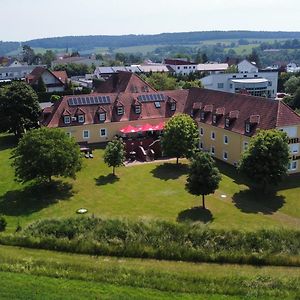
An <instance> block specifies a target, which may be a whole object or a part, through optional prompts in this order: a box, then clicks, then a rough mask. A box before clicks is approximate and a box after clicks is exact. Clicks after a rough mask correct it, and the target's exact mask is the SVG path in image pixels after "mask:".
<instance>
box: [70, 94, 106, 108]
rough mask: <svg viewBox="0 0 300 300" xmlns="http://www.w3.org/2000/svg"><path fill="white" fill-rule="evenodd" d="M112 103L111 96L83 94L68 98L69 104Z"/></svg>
mask: <svg viewBox="0 0 300 300" xmlns="http://www.w3.org/2000/svg"><path fill="white" fill-rule="evenodd" d="M109 103H111V100H110V97H109V96H86V97H85V96H84V97H83V96H81V97H76V98H75V97H73V98H69V99H68V104H69V105H70V106H77V105H94V104H109Z"/></svg>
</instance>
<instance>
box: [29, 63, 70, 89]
mask: <svg viewBox="0 0 300 300" xmlns="http://www.w3.org/2000/svg"><path fill="white" fill-rule="evenodd" d="M44 72H48V73H50V74H51V75H52V76H54V77H55V78H56V79H57V80H58V81H60V82H61V84H63V85H64V84H65V83H66V80H67V79H68V76H67V73H66V71H53V72H51V71H50V70H48V69H46V68H44V67H36V68H34V69H33V70H32V72H31V73H30V74H28V75H27V76H26V81H27V82H28V83H29V84H35V83H36V82H37V81H38V79H39V78H40V77H41V76H42V74H43V73H44ZM52 85H53V86H57V84H52ZM47 86H51V85H49V84H47Z"/></svg>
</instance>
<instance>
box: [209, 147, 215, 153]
mask: <svg viewBox="0 0 300 300" xmlns="http://www.w3.org/2000/svg"><path fill="white" fill-rule="evenodd" d="M210 154H211V155H215V147H214V146H211V148H210Z"/></svg>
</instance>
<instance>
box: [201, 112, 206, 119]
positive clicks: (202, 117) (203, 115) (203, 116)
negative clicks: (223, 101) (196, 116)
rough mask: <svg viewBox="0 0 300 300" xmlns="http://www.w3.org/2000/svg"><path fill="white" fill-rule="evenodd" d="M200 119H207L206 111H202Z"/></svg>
mask: <svg viewBox="0 0 300 300" xmlns="http://www.w3.org/2000/svg"><path fill="white" fill-rule="evenodd" d="M200 119H201V120H204V119H205V112H204V111H201V113H200Z"/></svg>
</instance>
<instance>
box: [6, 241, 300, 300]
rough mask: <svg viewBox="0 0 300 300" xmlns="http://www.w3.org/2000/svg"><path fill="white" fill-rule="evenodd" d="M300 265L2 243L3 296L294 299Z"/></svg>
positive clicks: (297, 289) (43, 297) (28, 297)
mask: <svg viewBox="0 0 300 300" xmlns="http://www.w3.org/2000/svg"><path fill="white" fill-rule="evenodd" d="M299 271H300V270H299V268H288V267H252V266H239V265H226V264H223V265H218V264H194V263H186V262H169V261H157V260H150V259H148V260H143V259H129V258H122V259H120V258H114V257H95V256H87V255H74V254H64V253H59V252H51V251H45V250H32V249H24V248H15V247H7V246H0V280H1V286H0V298H1V299H3V298H4V299H32V298H35V299H87V298H88V299H230V300H231V299H295V297H296V295H298V294H299V293H300V285H299V281H300V275H299V274H300V273H299ZM12 287H13V288H12Z"/></svg>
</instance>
